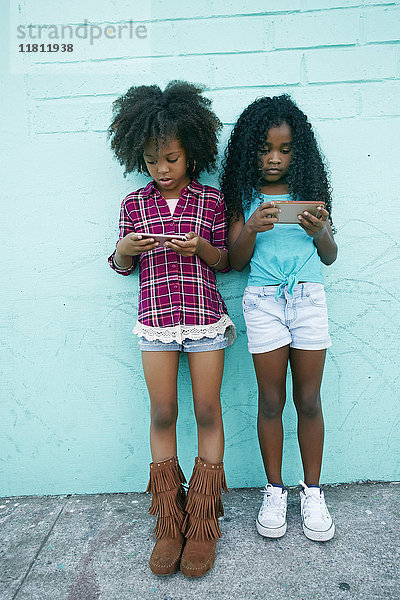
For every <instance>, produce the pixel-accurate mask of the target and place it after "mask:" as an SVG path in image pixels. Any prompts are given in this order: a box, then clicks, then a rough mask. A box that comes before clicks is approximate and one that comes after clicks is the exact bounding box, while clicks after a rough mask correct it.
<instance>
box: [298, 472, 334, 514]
mask: <svg viewBox="0 0 400 600" xmlns="http://www.w3.org/2000/svg"><path fill="white" fill-rule="evenodd" d="M300 485H302V486H303V491H304V494H305V499H304V506H303V513H304V516H305V517H309V516H311V515H315V514H319V515H322V517H323V518H325V519H328V518H329V511H328V508H327V506H326V504H325V499H324V496H323V494H322V493H321V491H320V493H319V494H313V493H311V491H310V488H309V487H308V486H307V485H306V484H305V483H304V481H301V480H300Z"/></svg>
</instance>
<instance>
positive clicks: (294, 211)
mask: <svg viewBox="0 0 400 600" xmlns="http://www.w3.org/2000/svg"><path fill="white" fill-rule="evenodd" d="M275 206H276V207H277V208H280V209H281V212H280V213H278V214H277V215H273V216H274V217H277V218H278V219H279V220H278V223H285V224H292V225H296V224H297V225H298V224H299V223H300V221H299V218H298V216H297V215H301V213H302V212H304V211H305V210H306V211H307V212H309V213H310V214H311V215H314V217H317V216H318V215H319V214H321V213H318V211H317V208H318V206H322V208H325V204H324V203H323V202H296V201H295V200H279V201H278V200H277V201H276V202H275Z"/></svg>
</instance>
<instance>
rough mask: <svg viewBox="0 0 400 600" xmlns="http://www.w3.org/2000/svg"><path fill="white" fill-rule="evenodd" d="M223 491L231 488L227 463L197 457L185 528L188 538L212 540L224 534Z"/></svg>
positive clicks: (190, 487) (184, 532)
mask: <svg viewBox="0 0 400 600" xmlns="http://www.w3.org/2000/svg"><path fill="white" fill-rule="evenodd" d="M222 490H224V491H225V492H227V491H228V487H227V485H226V479H225V473H224V465H223V463H219V464H216V465H212V464H210V463H207V462H206V461H203V460H202V459H201V458H199V457H197V458H196V461H195V466H194V469H193V474H192V476H191V478H190V481H189V491H188V494H187V499H186V508H185V510H186V518H185V521H184V523H183V528H182V533H183V534H184V535H185V537H186V538H188V539H189V538H193V539H197V540H210V539H216V538H219V537H221V530H220V527H219V523H218V517H222V516H223V514H224V508H223V505H222V500H221V492H222Z"/></svg>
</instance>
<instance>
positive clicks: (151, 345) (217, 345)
mask: <svg viewBox="0 0 400 600" xmlns="http://www.w3.org/2000/svg"><path fill="white" fill-rule="evenodd" d="M227 346H228V339H227V338H226V336H225V334H224V333H218V334H217V335H216V336H215V337H213V338H209V337H203V338H200V339H199V340H191V339H189V338H186V339H184V340H182V343H181V344H179V343H178V342H161V341H160V340H146V338H144V337H139V344H138V348H139V350H144V351H145V352H160V351H164V350H171V351H177V350H178V351H180V352H210V350H222V349H223V348H226V347H227Z"/></svg>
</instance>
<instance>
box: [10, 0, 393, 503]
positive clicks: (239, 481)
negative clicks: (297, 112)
mask: <svg viewBox="0 0 400 600" xmlns="http://www.w3.org/2000/svg"><path fill="white" fill-rule="evenodd" d="M5 4H6V3H2V11H3V15H2V16H3V18H2V22H3V23H10V27H9V29H8V39H7V36H5V38H4V33H3V44H4V45H5V46H4V48H2V50H3V51H2V52H1V59H0V60H1V61H2V63H1V67H2V70H1V89H2V93H1V126H0V132H1V135H0V140H1V144H2V146H3V152H2V161H1V166H0V168H1V183H2V185H1V204H2V219H1V220H0V228H1V240H2V241H3V252H2V258H3V260H2V269H1V274H2V283H1V289H0V303H1V308H2V310H1V322H0V325H1V343H0V348H1V363H0V369H1V377H0V393H1V404H0V411H1V414H0V439H1V444H0V471H1V473H0V495H23V494H61V493H62V494H64V493H92V492H125V491H140V490H143V489H144V487H145V485H146V483H147V470H148V463H149V461H150V450H149V443H148V428H149V401H148V397H147V391H146V386H145V383H144V379H143V376H142V371H141V364H140V355H139V352H138V351H137V349H136V339H135V337H134V336H133V335H131V329H132V327H133V325H134V323H135V320H136V312H137V299H136V295H137V286H138V281H137V275H133V276H131V277H127V278H123V277H120V276H118V275H116V274H115V273H114V272H113V271H112V270H111V269H110V268H109V267H108V265H107V261H106V258H107V256H108V254H109V253H110V251H111V250H112V249H113V247H114V244H115V240H116V236H117V225H118V213H119V206H120V202H121V200H122V198H123V197H124V196H125V195H126V194H127V193H128V192H130V191H132V190H134V189H135V188H137V187H138V186H140V185H142V184H143V183H144V182H145V180H144V179H143V178H140V177H137V176H131V177H129V178H127V179H124V178H123V176H122V168H121V167H120V166H119V164H118V163H117V162H116V161H115V160H113V158H112V155H111V151H110V150H109V145H108V142H107V139H106V129H107V126H108V123H109V120H110V105H111V103H112V101H113V100H114V99H115V98H116V97H117V96H118V95H120V94H121V93H123V92H124V91H125V90H126V89H127V88H128V87H129V86H131V85H138V84H150V83H153V82H156V83H158V84H160V85H161V86H164V85H165V84H166V83H167V82H168V81H169V80H171V79H174V78H183V79H187V80H189V81H195V82H202V83H204V84H205V85H206V86H207V90H208V91H207V95H208V96H209V97H210V98H212V100H213V102H214V108H215V110H216V112H217V114H218V115H219V117H220V118H221V119H222V121H223V122H224V132H223V135H222V140H221V147H223V146H224V143H225V141H226V138H227V136H228V134H229V131H230V129H231V127H232V124H233V123H234V121H235V119H236V118H237V116H238V115H239V113H240V112H241V110H242V109H243V108H244V107H245V106H246V105H247V104H248V103H249V102H250V101H252V100H253V99H254V98H256V97H257V96H259V95H271V94H280V93H282V92H289V93H290V94H292V96H293V97H294V99H295V100H296V101H298V103H299V104H300V106H301V107H302V108H303V109H304V111H305V112H306V113H307V114H308V115H309V116H310V118H311V120H312V122H313V123H314V125H315V129H316V131H317V134H318V137H319V139H320V143H321V146H322V148H323V150H324V152H325V154H326V156H327V157H328V159H329V163H330V167H331V172H332V183H333V188H334V200H335V203H334V214H333V217H334V221H335V224H336V227H337V230H338V233H337V236H336V239H337V243H338V245H339V258H338V261H337V262H336V263H335V264H334V265H332V266H331V267H329V268H326V269H325V274H326V290H327V297H328V302H329V311H330V327H331V335H332V338H333V346H332V347H331V348H330V349H329V351H328V356H327V363H326V371H325V375H324V381H323V405H324V413H325V420H326V444H325V455H324V463H323V474H322V477H323V481H324V482H345V481H355V480H359V479H367V478H368V479H382V480H397V479H399V468H398V465H399V435H398V426H399V393H398V374H399V368H398V326H397V323H398V321H397V318H398V312H399V310H398V309H399V289H398V283H399V271H398V263H397V262H396V259H398V241H397V240H398V239H399V238H398V233H399V231H398V230H399V219H398V216H397V217H396V213H397V215H398V200H399V191H398V190H399V187H400V186H399V183H400V182H399V169H398V156H399V138H400V126H399V125H400V102H399V90H400V81H399V75H400V69H399V64H400V63H399V28H398V23H399V16H400V9H399V3H398V2H373V1H371V0H370V1H368V0H367V1H364V2H359V1H357V0H354V1H351V0H343V1H342V2H340V1H339V0H319V1H317V0H302V1H301V2H300V1H296V0H292V1H289V0H288V1H286V0H282V1H281V2H279V3H274V5H276V8H274V7H272V3H266V2H265V0H246V2H244V1H240V0H214V1H210V0H208V1H207V0H197V2H195V3H189V2H178V1H177V0H175V1H174V0H170V2H163V1H162V0H157V1H154V2H152V3H151V4H149V3H147V4H146V2H142V3H136V6H135V3H132V2H130V1H129V2H128V1H127V0H119V1H118V2H117V1H116V0H102V1H101V2H99V3H97V2H95V1H94V0H91V1H90V2H86V3H85V8H84V9H83V8H82V3H81V2H79V3H78V2H76V1H71V2H68V3H64V4H63V8H62V18H61V17H60V8H59V6H58V5H56V4H55V3H54V2H47V1H45V0H37V1H35V2H34V1H33V0H26V1H24V2H18V1H17V0H14V1H13V2H11V11H10V13H9V12H8V11H7V10H8V9H7V7H6V6H5ZM269 5H271V6H269ZM84 19H87V20H88V21H91V22H92V23H94V24H97V25H98V26H99V27H100V26H101V27H104V24H105V23H106V24H107V23H110V24H111V25H112V24H114V25H115V24H116V25H118V24H126V23H128V22H129V20H132V21H134V22H135V26H137V25H140V24H144V25H146V26H147V30H148V36H147V38H142V39H139V38H137V39H126V37H125V38H122V37H121V39H105V38H104V37H103V38H102V39H97V40H94V41H93V44H90V42H89V40H74V51H73V52H71V53H68V52H65V53H56V52H55V53H44V52H43V53H39V52H38V53H25V54H23V55H22V54H19V53H18V44H20V43H27V42H28V41H29V40H27V39H25V40H22V39H17V33H16V32H17V30H16V26H17V25H18V24H20V25H21V24H23V25H25V26H26V25H29V24H35V25H37V24H59V25H60V24H75V25H76V26H77V25H79V24H81V23H83V21H84ZM4 31H5V28H4ZM46 42H47V43H48V40H46ZM7 45H8V47H7ZM202 181H203V182H207V183H211V184H216V181H217V180H216V177H215V176H207V177H204V178H203V179H202ZM245 282H246V273H241V274H238V273H234V272H233V273H228V274H224V275H220V276H219V285H220V289H221V292H222V294H223V296H224V297H225V299H226V301H227V304H228V308H229V311H230V314H231V316H232V318H233V319H234V321H235V322H236V325H237V328H238V332H239V339H238V340H237V341H236V343H235V345H234V346H233V347H232V348H231V349H229V350H228V351H227V355H226V369H225V374H224V381H223V389H222V404H223V411H224V422H225V430H226V455H225V463H226V470H227V476H228V482H229V485H230V486H232V487H245V486H261V485H264V483H265V481H264V474H263V468H262V463H261V458H260V455H259V450H258V444H257V439H256V429H255V425H256V412H257V390H256V384H255V380H254V375H253V370H252V362H251V357H250V355H249V354H248V353H247V349H246V336H245V327H244V322H243V318H242V314H241V296H242V291H243V288H244V286H245ZM288 386H289V387H290V382H288ZM179 395H180V416H179V425H178V427H179V455H180V458H181V462H182V464H183V467H184V470H185V471H186V473H187V474H190V469H191V468H192V465H193V457H194V456H195V454H196V444H195V425H194V417H193V410H192V406H191V391H190V385H189V375H188V367H187V361H186V360H185V357H183V359H182V366H181V371H180V375H179ZM285 432H286V438H285V455H284V477H285V481H286V483H287V484H295V483H297V481H298V479H299V477H300V476H301V475H302V471H301V464H300V459H299V452H298V449H297V440H296V418H295V411H294V408H293V405H292V403H291V402H288V404H287V407H286V409H285Z"/></svg>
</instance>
